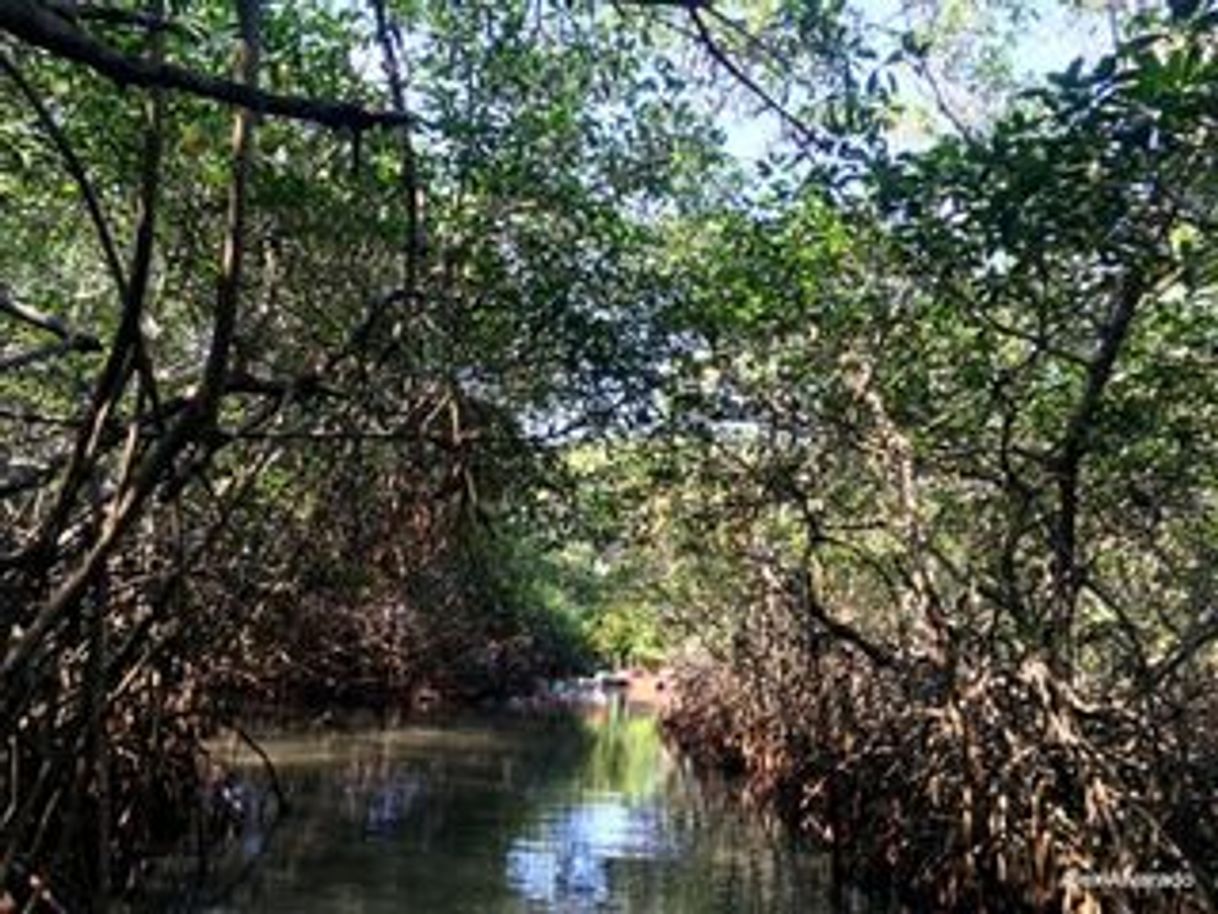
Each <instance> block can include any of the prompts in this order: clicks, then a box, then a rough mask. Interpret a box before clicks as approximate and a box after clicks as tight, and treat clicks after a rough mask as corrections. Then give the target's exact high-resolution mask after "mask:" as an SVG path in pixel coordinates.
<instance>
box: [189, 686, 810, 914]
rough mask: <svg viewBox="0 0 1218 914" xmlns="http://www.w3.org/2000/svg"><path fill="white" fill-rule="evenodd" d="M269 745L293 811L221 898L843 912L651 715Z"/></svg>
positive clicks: (362, 913)
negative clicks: (691, 766)
mask: <svg viewBox="0 0 1218 914" xmlns="http://www.w3.org/2000/svg"><path fill="white" fill-rule="evenodd" d="M265 746H266V748H267V750H268V751H269V752H270V754H271V756H272V757H273V758H274V759H275V762H276V765H277V767H278V769H279V776H280V779H281V781H282V786H283V789H284V792H285V793H286V794H287V795H288V796H289V798H290V803H291V811H290V814H289V815H288V816H287V817H285V818H284V819H282V820H281V823H280V824H279V825H277V826H276V827H274V828H273V829H272V830H271V831H270V833H268V830H267V829H265V828H262V827H259V826H257V825H251V826H250V827H249V828H248V829H247V833H246V834H245V835H244V836H243V840H242V841H241V844H240V850H239V852H238V856H239V857H240V858H241V859H239V860H237V861H235V863H236V864H237V865H238V869H240V868H241V866H242V865H245V864H248V867H246V868H245V870H244V874H243V876H242V878H240V879H239V880H235V881H234V886H235V887H233V888H232V889H230V890H229V891H227V893H226V894H225V896H224V897H223V899H222V900H219V901H216V902H213V903H211V904H210V905H209V906H208V908H207V909H208V910H210V911H212V912H270V914H279V912H282V914H289V912H291V914H309V912H322V911H325V912H339V914H343V912H347V914H380V912H386V914H387V912H391V911H392V912H395V914H398V912H426V914H443V912H457V911H462V912H499V911H502V912H534V911H536V912H549V911H553V912H593V911H596V912H600V911H614V912H665V914H684V912H732V914H736V912H748V911H757V912H777V914H784V912H801V914H809V912H811V914H815V912H822V911H824V912H827V911H830V910H832V907H831V906H830V902H829V897H828V895H829V893H828V889H827V878H826V875H825V867H824V865H823V861H820V860H818V859H816V858H814V857H812V856H810V855H808V854H805V853H801V852H799V851H797V850H795V849H794V848H793V847H791V846H790V844H789V843H788V842H787V841H785V840H784V839H782V838H781V837H776V836H775V835H774V834H773V833H772V832H770V831H768V830H766V829H764V828H763V827H762V826H761V824H760V823H759V822H757V821H756V820H755V819H752V818H750V817H749V816H747V815H746V814H744V813H743V812H742V811H741V810H740V809H739V808H738V806H737V805H736V804H735V803H734V802H732V801H731V800H730V799H729V798H728V797H727V796H726V795H725V794H724V792H723V791H722V790H719V789H715V788H713V787H711V786H708V785H704V784H701V783H699V782H698V780H697V779H696V778H695V777H694V776H693V775H692V773H691V772H690V771H689V770H688V769H687V767H686V766H684V765H683V764H682V763H681V762H680V760H678V759H677V758H675V757H674V756H673V755H671V754H670V753H669V752H668V751H667V750H666V749H665V748H664V746H663V745H662V743H661V740H660V737H659V733H658V730H657V726H656V721H655V719H654V717H652V716H650V715H647V714H633V713H628V712H627V711H626V710H625V709H623V708H621V707H606V708H600V709H596V711H595V712H590V713H587V714H585V715H583V716H582V717H575V718H570V719H567V718H563V719H536V718H519V717H517V718H497V719H475V720H468V719H467V720H459V721H451V722H448V723H444V724H431V725H425V726H411V727H406V728H402V729H392V730H379V731H373V730H366V731H353V732H343V733H337V732H331V733H325V734H321V735H316V736H308V737H292V738H282V739H271V740H268V741H266V743H265ZM256 801H257V795H256V794H255V793H254V792H251V793H250V797H249V802H250V803H254V802H256ZM254 818H255V819H256V818H257V817H254ZM268 818H269V817H268Z"/></svg>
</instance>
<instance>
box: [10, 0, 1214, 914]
mask: <svg viewBox="0 0 1218 914" xmlns="http://www.w3.org/2000/svg"><path fill="white" fill-rule="evenodd" d="M1109 12H1110V13H1111V15H1110V16H1107V17H1105V22H1106V25H1107V26H1108V27H1109V28H1110V29H1111V40H1112V46H1111V48H1110V49H1109V51H1108V53H1103V54H1095V55H1091V57H1090V58H1089V59H1083V58H1080V59H1079V60H1077V61H1076V62H1074V63H1073V64H1071V65H1070V66H1069V67H1068V68H1067V69H1065V70H1064V72H1061V73H1057V74H1053V75H1051V76H1049V77H1048V78H1047V79H1045V80H1037V81H1035V83H1034V84H1030V83H1029V82H1028V81H1027V80H1024V79H1022V77H1021V75H1020V74H1019V73H1018V72H1017V70H1016V69H1015V64H1014V54H1015V52H1014V45H1013V43H1012V42H1013V41H1014V39H1013V38H1012V36H1013V35H1015V34H1017V32H1018V29H1019V27H1020V24H1021V23H1023V22H1026V21H1027V20H1028V18H1029V17H1032V16H1033V15H1034V13H1035V8H1033V7H1032V6H1024V5H1023V4H1019V3H1009V2H1004V3H1001V4H998V3H995V4H988V3H980V2H977V3H952V4H942V5H940V4H930V5H927V6H926V7H925V9H921V8H919V10H912V9H911V10H910V11H909V17H908V19H907V21H906V25H907V26H908V28H902V29H901V30H899V31H896V32H894V31H892V29H891V28H890V23H889V24H888V25H882V24H877V23H876V22H874V21H872V20H871V19H869V17H868V16H867V15H866V13H867V10H866V9H856V8H855V7H852V6H848V5H846V4H843V3H837V2H833V3H825V4H809V3H801V2H777V3H741V4H735V5H729V4H716V3H708V2H697V3H694V2H690V3H685V2H676V0H672V2H669V0H661V2H647V3H642V2H624V3H620V4H613V3H609V4H601V3H549V2H541V0H539V2H528V3H519V4H504V3H494V2H489V0H485V2H483V0H476V2H470V3H464V2H463V3H460V4H457V3H449V2H438V0H437V2H404V0H403V2H390V0H368V2H366V3H355V2H352V3H346V2H341V3H340V2H330V0H308V2H299V3H297V2H294V3H269V2H268V3H263V2H260V0H236V2H234V3H225V2H219V0H172V2H166V0H151V2H147V3H144V2H139V3H137V2H135V0H131V2H115V3H109V4H88V3H52V2H39V0H0V81H2V84H3V86H4V91H3V93H0V138H2V142H0V331H2V332H0V761H2V762H3V764H2V765H0V788H2V790H0V793H2V794H3V796H4V797H5V798H6V799H5V801H4V811H3V815H2V818H0V910H3V909H4V905H5V904H6V895H7V896H11V897H12V899H13V900H15V901H16V902H17V903H19V904H25V902H26V900H27V898H29V897H30V896H31V892H32V886H34V885H35V883H34V881H32V879H33V878H35V877H36V879H37V880H38V881H40V882H41V884H43V885H46V886H49V887H50V888H49V891H51V892H52V893H53V894H54V895H55V897H56V898H57V899H59V902H60V903H61V904H64V905H67V906H70V907H72V908H79V909H81V910H95V911H100V910H104V909H106V908H107V907H108V906H109V905H110V904H111V902H112V901H114V900H116V899H124V898H126V899H138V897H139V894H138V893H139V890H140V883H141V874H142V873H143V871H144V864H145V861H146V860H147V859H148V858H149V857H150V856H155V855H156V854H158V853H163V852H165V851H167V850H168V849H170V848H174V847H180V846H181V841H182V840H183V836H184V835H191V836H192V837H191V838H190V840H192V841H194V842H195V844H196V845H198V846H197V847H196V848H195V850H197V851H198V852H199V856H200V859H204V858H205V857H206V854H207V852H208V851H209V850H210V849H211V848H212V845H213V844H214V843H215V842H217V841H220V840H221V839H222V838H223V835H222V834H220V833H219V832H217V833H215V834H213V833H212V830H209V828H208V827H207V826H206V825H205V824H201V823H200V820H199V818H198V813H197V808H198V806H199V803H198V798H199V797H200V796H202V795H204V794H206V792H207V790H208V785H207V784H206V783H205V781H204V778H203V775H202V771H203V768H202V766H201V765H200V764H199V757H200V746H201V741H202V739H204V738H205V737H206V735H207V734H209V733H211V732H212V731H213V730H214V729H215V728H216V727H217V726H219V725H222V724H226V723H229V724H231V723H234V722H240V720H241V719H242V718H243V717H244V716H246V715H249V714H251V713H253V712H255V711H258V710H261V709H265V708H266V707H269V706H280V705H287V706H291V707H295V708H304V709H308V710H320V709H323V708H328V707H330V706H333V705H337V704H347V705H361V706H362V705H370V704H371V705H375V706H380V707H385V706H397V705H406V704H408V703H409V702H410V701H411V700H412V698H416V697H418V696H420V695H430V694H431V693H432V692H434V691H438V692H439V693H441V694H442V695H444V696H446V697H449V698H451V699H453V700H459V701H471V702H472V701H480V700H483V699H487V698H498V697H504V696H507V695H509V694H513V693H518V692H522V691H528V690H530V689H532V688H533V687H534V685H535V683H536V682H537V680H538V679H539V678H544V677H553V676H558V675H566V674H570V673H573V672H580V671H586V670H589V669H591V668H593V667H594V666H595V665H597V664H604V663H613V664H641V665H651V666H654V665H658V664H660V663H673V664H677V665H678V666H679V667H680V673H679V683H678V686H679V688H678V700H677V701H676V702H675V703H674V705H673V707H672V708H671V709H670V711H669V714H668V719H667V725H668V728H669V732H670V733H672V734H673V736H674V737H675V738H676V739H677V740H678V741H680V742H681V743H682V744H683V745H685V746H686V747H687V748H688V750H689V751H690V752H691V753H692V754H694V755H695V756H697V757H699V758H701V759H702V760H704V761H705V762H707V763H709V764H713V765H716V766H720V767H726V768H733V769H736V770H738V771H740V772H741V773H743V774H744V776H745V781H746V783H747V785H748V788H749V790H750V791H752V792H753V793H755V794H756V795H758V796H759V797H761V798H763V799H764V800H765V801H767V802H769V803H771V804H772V805H773V806H774V808H775V809H777V810H778V811H779V812H780V813H782V814H783V815H785V816H786V817H787V818H788V819H790V821H791V822H792V823H793V824H794V825H795V826H796V827H797V828H800V829H802V830H804V831H806V832H807V833H809V834H811V835H813V836H814V837H816V838H818V839H819V840H823V841H824V842H825V843H826V844H827V845H828V846H829V847H830V848H831V850H832V853H833V858H834V861H835V868H836V872H837V875H838V876H839V877H841V878H842V879H845V880H851V881H854V882H856V883H859V884H863V885H866V886H868V887H876V888H886V889H891V890H892V892H893V893H895V894H896V895H897V896H899V897H902V898H904V899H905V900H907V901H908V902H909V903H910V904H911V905H912V906H914V907H919V908H921V909H933V910H942V911H980V910H988V911H1021V912H1022V911H1050V910H1066V909H1069V910H1080V911H1097V910H1101V909H1102V905H1103V898H1104V896H1103V894H1102V893H1100V892H1098V891H1097V890H1094V889H1093V888H1090V887H1088V884H1086V883H1085V882H1083V883H1079V882H1074V883H1072V882H1071V881H1070V880H1069V879H1067V878H1066V877H1067V874H1069V873H1070V872H1072V871H1079V872H1092V873H1120V872H1148V871H1164V872H1166V871H1171V872H1176V871H1179V872H1184V873H1187V874H1188V875H1189V878H1190V879H1191V880H1192V882H1193V883H1194V886H1195V887H1194V889H1193V890H1191V891H1190V892H1189V893H1187V895H1173V894H1171V893H1166V894H1161V895H1157V896H1154V897H1150V896H1147V897H1145V898H1139V904H1141V902H1142V901H1145V905H1146V906H1145V908H1143V909H1145V910H1152V909H1162V910H1168V909H1172V910H1175V909H1176V908H1175V907H1173V906H1177V905H1179V906H1182V907H1183V909H1186V910H1193V909H1196V910H1203V909H1205V908H1206V906H1207V905H1208V906H1210V907H1211V908H1212V906H1213V904H1214V903H1215V897H1216V894H1215V893H1216V892H1218V832H1216V831H1215V823H1218V808H1216V807H1215V805H1214V803H1215V798H1216V797H1218V782H1216V781H1215V772H1218V735H1216V733H1218V731H1216V730H1215V726H1214V725H1215V722H1216V721H1218V704H1216V703H1215V698H1214V695H1215V694H1218V692H1215V690H1214V689H1213V686H1214V678H1215V663H1216V662H1218V657H1216V655H1215V648H1214V645H1215V644H1216V643H1218V613H1216V612H1215V608H1214V606H1213V605H1212V603H1213V599H1214V595H1215V593H1218V579H1216V578H1215V571H1214V568H1215V562H1214V546H1213V543H1214V541H1215V535H1216V534H1218V479H1216V478H1215V469H1214V468H1215V467H1218V400H1216V398H1215V393H1214V384H1213V369H1214V367H1215V366H1214V351H1213V350H1214V340H1215V339H1218V306H1216V305H1218V300H1216V295H1218V257H1216V256H1215V254H1216V252H1215V247H1214V239H1213V234H1214V225H1215V219H1216V218H1218V162H1216V161H1215V157H1216V155H1218V153H1216V150H1218V142H1216V140H1218V136H1216V133H1218V9H1215V8H1214V7H1213V5H1212V4H1211V3H1209V2H1198V0H1175V2H1173V3H1171V4H1170V5H1169V7H1168V8H1167V9H1164V10H1163V11H1161V12H1159V13H1154V12H1143V13H1139V14H1137V15H1125V14H1123V13H1121V12H1120V10H1119V9H1118V8H1117V5H1115V4H1114V5H1113V6H1112V8H1111V9H1110V10H1109ZM1079 15H1087V14H1086V13H1085V12H1083V13H1080V14H1079ZM746 126H747V127H748V128H749V129H755V130H760V131H762V132H763V133H766V134H767V135H768V136H769V146H770V148H769V149H767V150H765V151H764V153H761V154H759V157H758V159H757V161H755V162H744V161H736V160H734V159H733V158H732V156H731V155H730V154H729V152H728V150H729V149H730V148H731V147H732V145H733V143H734V142H738V141H739V139H740V137H739V136H731V135H729V134H732V133H736V134H739V133H740V131H742V130H743V129H745V127H746ZM911 137H912V138H913V139H911ZM606 764H610V762H608V761H607V762H606ZM1156 906H1158V907H1157V908H1156Z"/></svg>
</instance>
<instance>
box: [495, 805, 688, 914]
mask: <svg viewBox="0 0 1218 914" xmlns="http://www.w3.org/2000/svg"><path fill="white" fill-rule="evenodd" d="M674 851H675V847H673V846H672V845H671V843H670V842H669V841H668V840H666V836H665V835H664V831H663V828H662V827H661V825H660V815H659V811H658V810H657V809H656V808H654V807H653V806H650V805H648V806H634V807H632V806H630V805H629V804H628V803H627V802H626V801H625V800H624V799H622V798H621V797H614V796H609V797H606V798H604V799H600V800H593V801H591V802H588V803H584V804H582V805H578V806H573V807H571V808H569V809H566V810H563V811H561V814H560V815H559V816H557V817H556V818H554V819H549V820H547V821H545V822H544V823H543V824H542V827H541V828H540V830H539V833H538V834H537V835H536V836H534V837H530V838H517V839H516V840H515V841H513V842H512V846H511V848H510V849H509V850H508V854H507V876H508V882H509V883H511V885H512V886H513V887H514V888H516V889H517V890H518V891H519V892H520V893H521V894H523V895H524V896H525V897H526V898H528V899H529V900H530V901H540V902H545V903H547V904H550V905H554V904H561V905H562V908H561V909H562V910H564V911H567V910H580V909H582V908H583V907H584V906H587V907H588V908H589V909H592V908H595V907H596V906H597V905H599V904H601V903H603V902H606V901H608V900H609V897H610V885H609V868H610V864H611V863H612V862H613V861H615V860H629V859H632V858H634V859H644V860H653V859H658V858H660V857H662V856H664V855H666V854H668V853H672V852H674ZM573 906H574V907H573Z"/></svg>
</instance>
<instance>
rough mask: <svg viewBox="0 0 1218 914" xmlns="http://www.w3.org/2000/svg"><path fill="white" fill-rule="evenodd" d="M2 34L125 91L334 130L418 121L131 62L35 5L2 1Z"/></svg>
mask: <svg viewBox="0 0 1218 914" xmlns="http://www.w3.org/2000/svg"><path fill="white" fill-rule="evenodd" d="M0 31H5V32H8V33H10V34H12V35H14V36H16V37H17V38H20V39H21V40H23V41H26V42H28V43H29V44H32V45H34V46H36V47H39V48H42V49H43V50H45V51H49V52H51V53H52V54H54V55H56V56H57V57H61V58H64V59H65V60H71V61H75V62H76V63H80V64H84V65H85V66H87V67H89V68H90V69H92V70H95V71H96V72H98V73H100V74H101V75H103V76H106V77H109V78H110V79H113V80H114V81H115V82H117V83H119V84H120V85H132V86H141V87H146V88H150V87H158V86H159V87H161V88H165V89H175V90H178V91H181V92H187V93H189V94H191V95H198V96H202V97H203V98H210V99H213V100H215V101H219V102H224V103H225V104H229V105H237V106H240V107H244V108H248V109H250V110H252V111H256V112H258V113H260V114H272V115H276V116H278V117H286V118H291V119H294V120H301V121H309V122H312V123H315V124H321V125H322V126H325V127H331V128H334V129H346V130H354V131H362V130H368V129H372V128H376V127H396V126H403V125H408V124H411V123H414V122H416V121H417V119H416V118H414V117H413V116H411V115H407V114H405V113H400V112H382V111H369V110H367V109H366V108H363V107H361V106H360V105H356V104H351V103H348V102H331V101H319V100H317V99H311V98H301V97H298V96H291V95H277V94H275V93H271V92H263V91H261V90H259V89H257V88H255V87H254V86H251V85H247V84H244V83H241V82H238V81H233V80H227V79H218V78H216V77H214V76H209V75H207V74H205V73H197V72H195V71H193V70H188V69H186V68H185V67H180V66H176V65H174V64H170V63H163V62H159V61H150V60H145V59H142V58H137V57H129V56H127V55H125V54H122V53H120V52H119V51H116V50H114V49H113V48H111V47H110V46H108V45H106V44H103V43H102V42H100V41H98V40H96V39H95V38H93V37H92V36H90V35H88V34H87V33H86V32H84V31H82V30H81V29H79V28H77V27H76V26H74V25H72V23H71V22H69V21H68V20H66V19H64V18H63V17H62V16H58V15H56V14H55V13H54V12H52V11H51V10H49V9H47V8H46V7H44V6H42V5H41V4H39V3H36V2H34V0H0Z"/></svg>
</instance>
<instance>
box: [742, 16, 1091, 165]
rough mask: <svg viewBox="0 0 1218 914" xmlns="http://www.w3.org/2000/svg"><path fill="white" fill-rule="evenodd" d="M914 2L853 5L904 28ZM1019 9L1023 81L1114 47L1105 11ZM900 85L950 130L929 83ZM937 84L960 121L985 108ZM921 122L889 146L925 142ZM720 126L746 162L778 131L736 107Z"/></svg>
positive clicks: (872, 19) (1016, 52)
mask: <svg viewBox="0 0 1218 914" xmlns="http://www.w3.org/2000/svg"><path fill="white" fill-rule="evenodd" d="M915 2H916V0H855V2H854V3H853V8H854V9H855V10H856V11H857V12H858V13H859V15H860V16H861V18H862V19H863V20H865V21H867V22H869V23H876V24H882V25H883V26H886V27H889V28H892V29H897V30H904V29H905V28H907V27H908V26H909V25H910V24H912V23H914V22H916V20H913V19H911V18H910V17H909V16H907V15H906V14H905V12H903V8H904V7H905V6H906V5H912V4H913V3H915ZM936 5H937V7H938V9H940V10H949V11H950V9H951V8H952V7H953V6H955V7H958V8H966V7H967V5H970V4H969V0H937V4H936ZM1022 9H1023V10H1025V11H1026V15H1025V16H1024V17H1023V20H1022V22H1021V24H1020V25H1019V26H1018V27H1012V33H1013V41H1012V44H1011V46H1010V47H1009V50H1008V53H1009V59H1010V62H1011V66H1012V71H1013V75H1014V77H1015V78H1016V79H1017V80H1018V81H1019V82H1020V83H1021V84H1022V85H1034V84H1036V83H1038V82H1041V81H1043V80H1044V79H1045V78H1046V76H1047V75H1048V74H1049V73H1054V72H1059V71H1062V70H1065V69H1066V68H1067V67H1068V66H1069V65H1070V63H1071V62H1072V61H1073V60H1074V59H1075V58H1076V57H1080V56H1081V57H1083V58H1084V59H1086V60H1088V61H1095V60H1096V59H1098V58H1099V57H1101V56H1103V55H1104V54H1106V53H1108V52H1109V51H1110V50H1111V49H1112V37H1111V31H1110V26H1109V22H1108V17H1107V15H1106V14H1105V13H1103V12H1100V11H1087V12H1079V11H1078V10H1077V8H1074V9H1072V8H1071V7H1070V6H1069V5H1068V4H1066V3H1063V2H1061V0H1030V2H1028V3H1024V4H1022ZM898 84H899V91H900V97H901V99H902V102H903V104H905V105H906V106H907V107H909V108H910V109H911V110H913V111H921V112H925V114H926V115H927V117H928V118H929V119H930V120H931V122H932V124H931V125H930V126H931V130H939V131H943V130H949V129H950V126H949V125H948V124H947V123H946V121H945V120H944V119H943V118H941V117H938V116H937V115H935V114H934V109H935V100H934V97H933V94H932V92H931V90H930V88H929V86H928V85H927V84H925V82H924V81H922V80H921V79H920V78H919V77H917V76H916V75H915V74H914V73H913V72H912V70H910V69H909V68H907V67H905V68H901V72H900V73H899V75H898ZM940 84H941V87H942V88H944V89H945V94H946V96H947V97H948V100H949V103H950V104H951V106H952V109H953V111H954V112H955V113H956V114H957V115H959V116H960V118H961V119H962V120H964V121H966V122H969V121H974V120H976V119H978V118H982V117H984V115H985V114H986V113H987V112H986V111H984V110H980V109H982V108H983V106H982V105H979V103H978V101H977V100H976V99H975V98H969V97H968V95H967V93H966V92H964V91H962V90H958V89H954V88H953V87H952V86H951V85H950V84H947V83H946V81H941V83H940ZM971 109H972V110H971ZM923 121H924V119H920V118H917V117H910V118H908V119H906V121H905V122H903V123H902V125H901V126H900V127H899V128H898V129H897V130H895V131H894V132H893V134H892V135H891V136H890V141H891V142H892V145H893V146H894V147H895V148H898V149H901V148H905V149H915V148H918V147H920V146H925V145H927V144H929V143H930V142H931V140H932V139H933V136H934V133H933V132H931V130H928V129H927V125H926V124H925V123H924V122H923ZM724 127H725V129H726V132H727V147H728V151H729V152H730V153H731V154H732V155H734V156H735V157H736V158H738V159H740V160H742V161H745V162H748V161H756V160H758V159H760V158H762V157H763V156H764V155H765V152H766V150H767V148H768V147H769V145H770V144H771V142H772V141H773V140H774V138H775V137H776V136H777V133H778V125H777V123H776V122H774V121H773V120H772V119H769V118H766V117H761V118H757V117H755V116H751V115H748V114H745V113H744V112H739V111H738V112H735V113H734V114H733V115H732V116H731V117H729V118H728V119H726V120H725V123H724Z"/></svg>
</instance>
